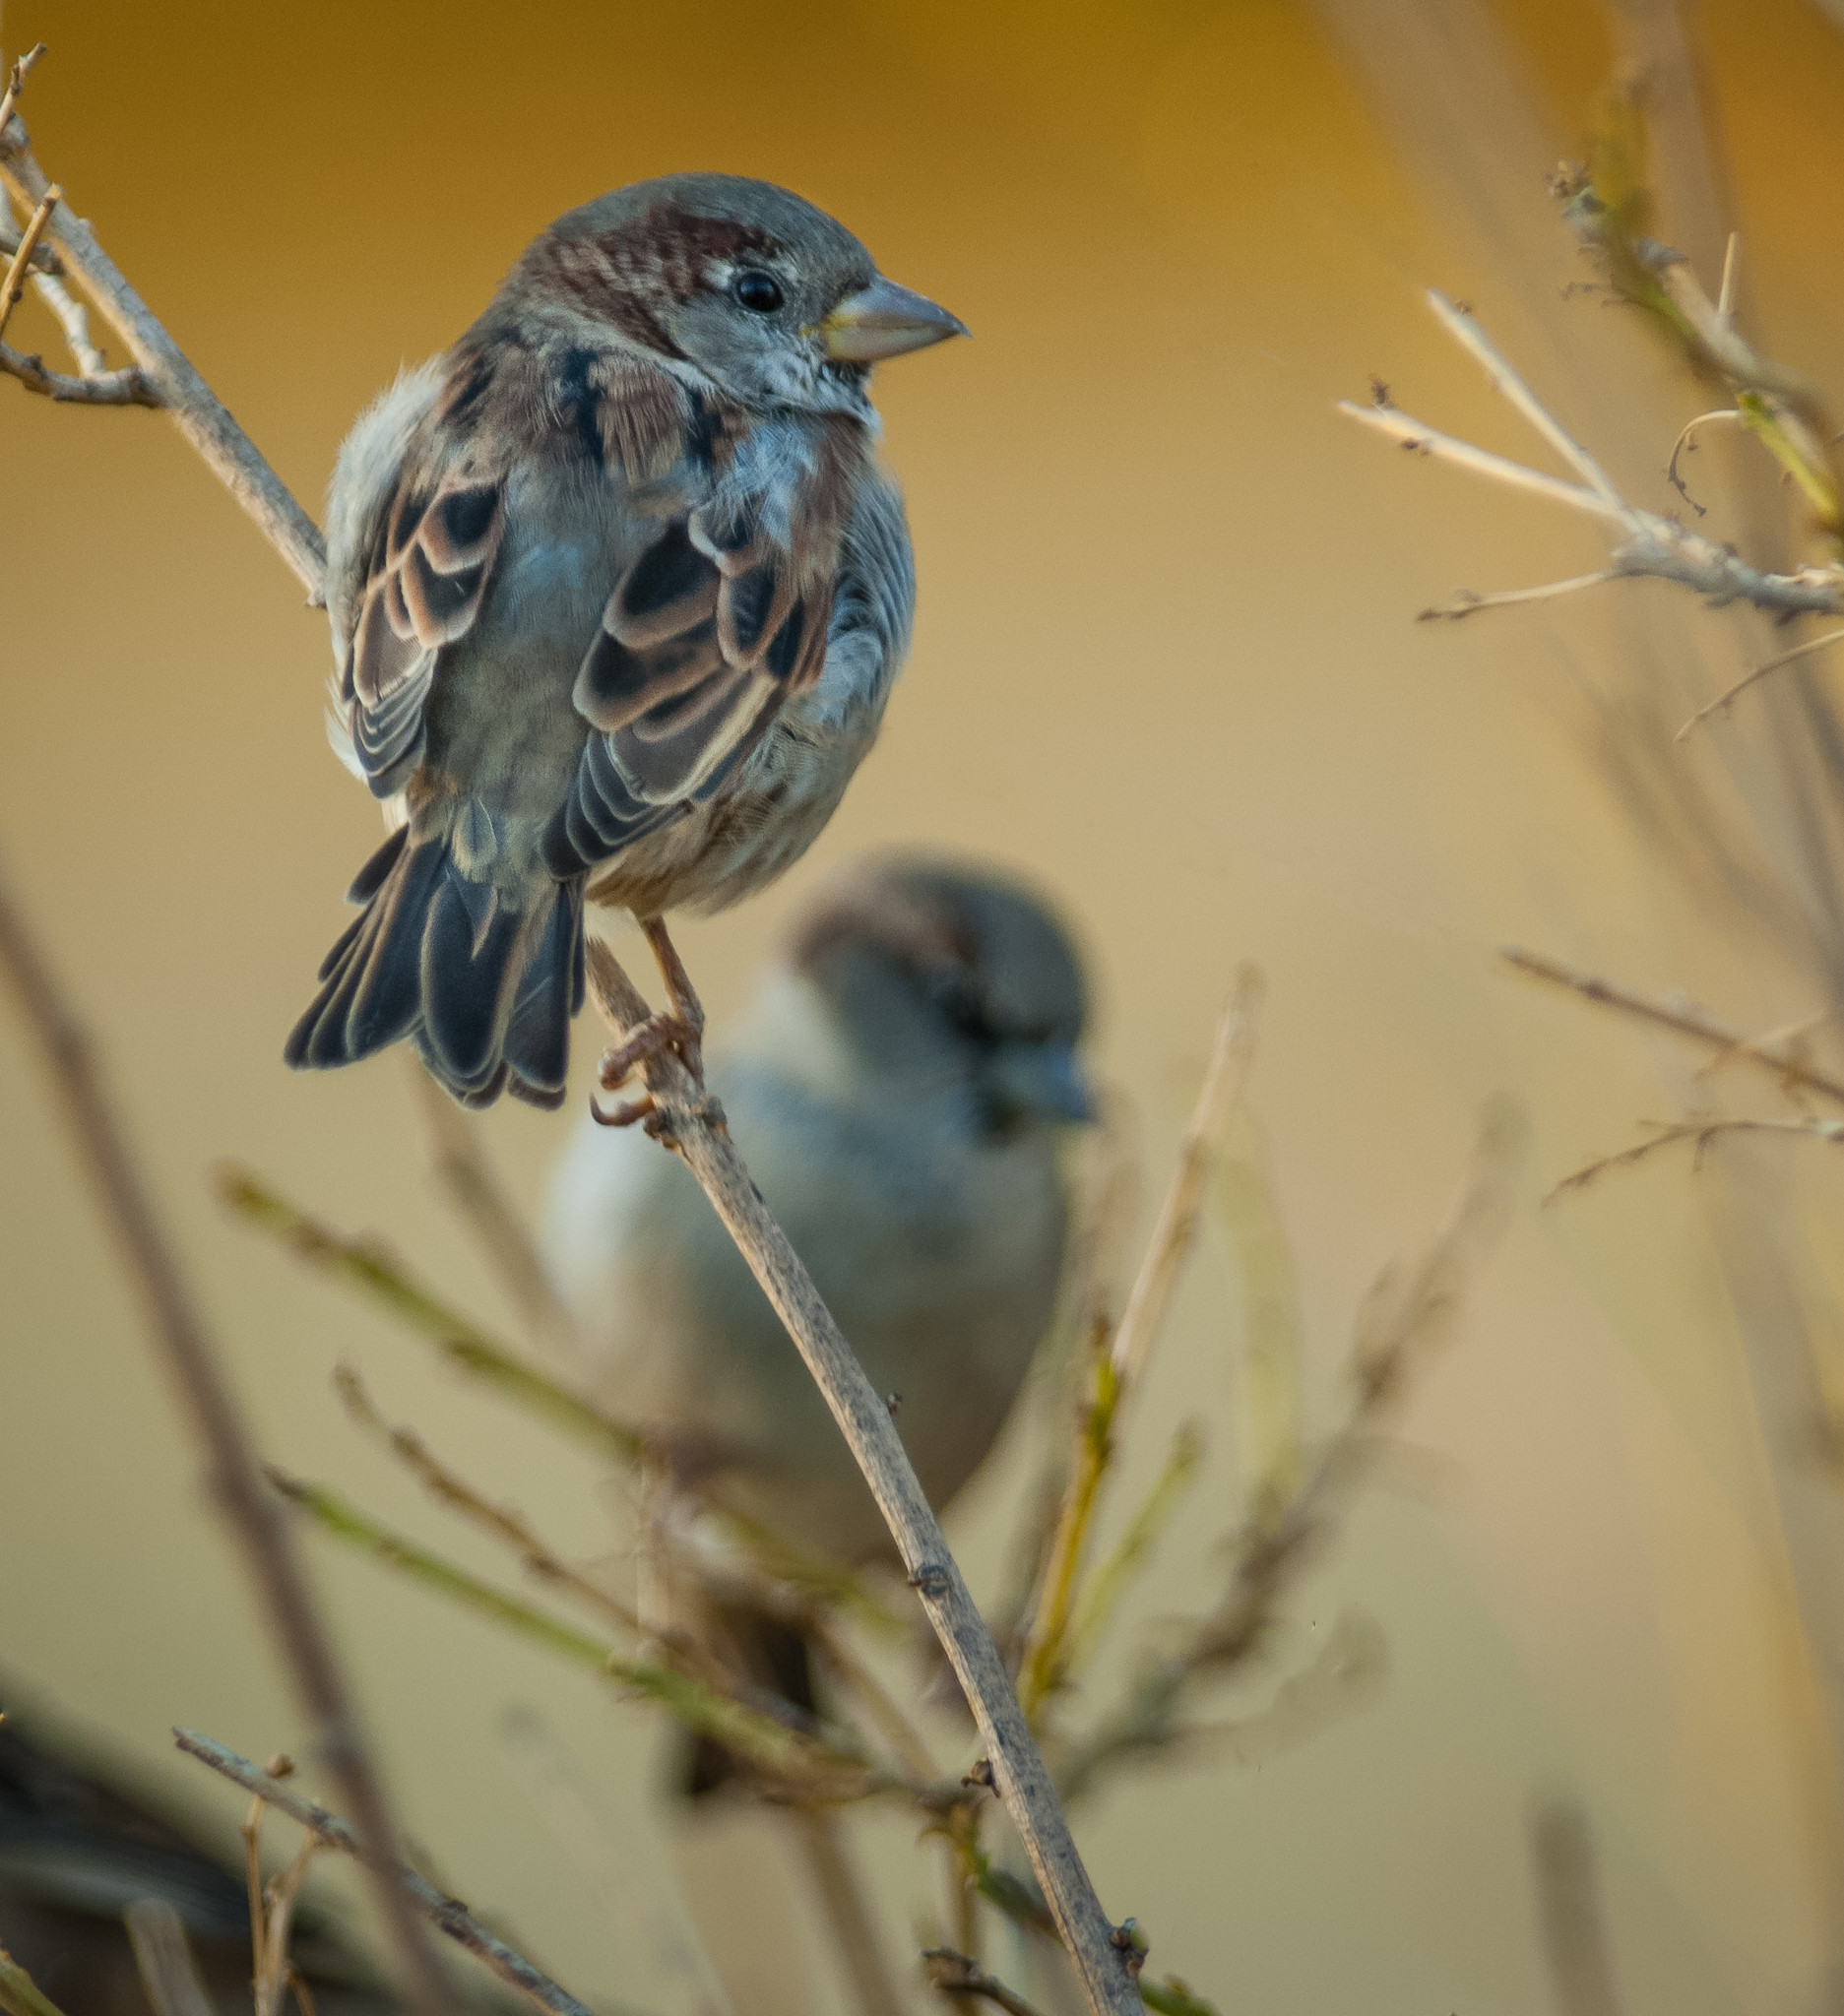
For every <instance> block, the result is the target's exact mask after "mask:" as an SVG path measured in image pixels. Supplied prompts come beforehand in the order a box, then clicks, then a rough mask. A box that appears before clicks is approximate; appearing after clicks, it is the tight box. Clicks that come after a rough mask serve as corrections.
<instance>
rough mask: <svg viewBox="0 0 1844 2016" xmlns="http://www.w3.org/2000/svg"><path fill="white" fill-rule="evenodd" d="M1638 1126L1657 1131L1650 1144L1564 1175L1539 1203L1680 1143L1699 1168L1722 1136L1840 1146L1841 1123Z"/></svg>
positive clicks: (1843, 1137) (1668, 1123) (1745, 1121)
mask: <svg viewBox="0 0 1844 2016" xmlns="http://www.w3.org/2000/svg"><path fill="white" fill-rule="evenodd" d="M1640 1124H1641V1125H1642V1126H1646V1127H1655V1128H1656V1129H1657V1130H1658V1131H1657V1132H1656V1133H1655V1134H1654V1135H1653V1136H1652V1138H1651V1140H1650V1141H1641V1142H1640V1143H1638V1145H1637V1146H1636V1147H1633V1148H1622V1149H1620V1150H1618V1151H1616V1153H1614V1154H1613V1155H1602V1156H1597V1157H1596V1158H1595V1159H1594V1161H1593V1162H1591V1163H1586V1164H1584V1165H1583V1166H1581V1167H1580V1168H1578V1169H1576V1170H1575V1171H1574V1172H1573V1173H1572V1174H1570V1175H1566V1176H1564V1177H1563V1178H1562V1180H1561V1181H1560V1182H1559V1183H1558V1184H1557V1186H1556V1188H1555V1189H1553V1190H1552V1191H1551V1192H1550V1194H1549V1195H1548V1196H1547V1197H1546V1198H1545V1199H1544V1200H1543V1201H1544V1202H1545V1203H1546V1204H1554V1203H1555V1202H1556V1200H1557V1199H1558V1197H1560V1196H1561V1195H1562V1194H1563V1193H1564V1192H1565V1191H1568V1190H1583V1189H1586V1188H1587V1186H1588V1185H1589V1184H1590V1183H1592V1182H1593V1181H1594V1179H1595V1177H1596V1176H1601V1175H1605V1174H1606V1173H1607V1171H1608V1170H1609V1169H1620V1168H1630V1167H1631V1166H1632V1165H1633V1164H1634V1163H1639V1162H1643V1161H1645V1159H1646V1158H1647V1157H1648V1156H1650V1155H1653V1154H1656V1152H1657V1151H1658V1150H1659V1149H1661V1148H1671V1147H1674V1146H1676V1145H1677V1144H1678V1143H1679V1142H1681V1141H1691V1142H1694V1143H1695V1144H1696V1152H1695V1155H1694V1156H1693V1158H1692V1161H1691V1166H1692V1168H1701V1167H1702V1166H1703V1157H1704V1155H1705V1153H1706V1152H1707V1151H1708V1148H1709V1145H1710V1143H1711V1142H1712V1141H1714V1140H1716V1139H1717V1138H1718V1137H1719V1136H1721V1135H1724V1134H1805V1135H1808V1136H1810V1137H1811V1138H1812V1139H1813V1140H1815V1141H1825V1142H1829V1143H1830V1144H1831V1145H1832V1146H1833V1147H1836V1146H1838V1145H1839V1144H1840V1143H1844V1120H1820V1119H1814V1118H1803V1119H1796V1120H1774V1119H1761V1118H1749V1119H1739V1120H1644V1121H1641V1122H1640Z"/></svg>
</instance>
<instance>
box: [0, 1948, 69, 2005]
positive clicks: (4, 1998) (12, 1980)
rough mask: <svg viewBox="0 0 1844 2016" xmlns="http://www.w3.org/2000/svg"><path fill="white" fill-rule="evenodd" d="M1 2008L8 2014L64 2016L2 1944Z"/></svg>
mask: <svg viewBox="0 0 1844 2016" xmlns="http://www.w3.org/2000/svg"><path fill="white" fill-rule="evenodd" d="M0 2009H4V2010H5V2011H6V2016H64V2012H63V2010H62V2009H60V2008H59V2007H58V2005H57V2004H56V2003H55V2002H54V2001H52V2000H51V1998H50V1996H48V1995H46V1994H44V1993H43V1992H42V1991H41V1990H40V1988H39V1986H38V1984H37V1983H36V1982H35V1981H33V1980H32V1976H31V1975H30V1974H28V1973H27V1972H26V1970H25V1969H24V1968H23V1967H22V1966H21V1965H20V1964H19V1962H18V1961H17V1960H15V1959H14V1958H13V1956H12V1954H11V1953H9V1952H8V1951H7V1949H6V1948H5V1947H4V1946H0Z"/></svg>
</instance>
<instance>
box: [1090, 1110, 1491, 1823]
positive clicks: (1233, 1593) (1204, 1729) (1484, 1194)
mask: <svg viewBox="0 0 1844 2016" xmlns="http://www.w3.org/2000/svg"><path fill="white" fill-rule="evenodd" d="M1525 1131H1526V1130H1525V1124H1524V1121H1523V1118H1522V1116H1521V1114H1519V1113H1517V1112H1515V1111H1514V1110H1513V1109H1512V1108H1510V1107H1509V1106H1503V1105H1500V1106H1494V1108H1492V1109H1490V1110H1489V1111H1488V1113H1487V1115H1486V1120H1485V1123H1484V1126H1483V1128H1482V1131H1481V1138H1480V1143H1479V1148H1478V1151H1477V1153H1476V1155H1475V1157H1474V1165H1473V1168H1472V1171H1471V1173H1470V1174H1469V1176H1468V1178H1467V1181H1466V1183H1465V1184H1464V1185H1463V1187H1462V1189H1461V1191H1460V1194H1459V1196H1458V1197H1457V1198H1456V1200H1455V1202H1454V1204H1453V1207H1452V1209H1451V1210H1450V1211H1449V1213H1448V1215H1447V1218H1446V1221H1445V1223H1444V1224H1443V1225H1442V1226H1441V1228H1440V1229H1439V1230H1438V1231H1437V1232H1436V1234H1435V1236H1434V1238H1433V1240H1432V1241H1431V1244H1430V1245H1429V1247H1428V1249H1427V1250H1426V1252H1425V1253H1424V1254H1423V1255H1422V1256H1421V1257H1420V1258H1419V1259H1418V1260H1417V1261H1415V1262H1414V1263H1413V1264H1412V1265H1409V1266H1407V1267H1405V1266H1403V1265H1401V1264H1400V1263H1396V1264H1392V1265H1391V1266H1389V1267H1387V1268H1385V1269H1384V1271H1383V1273H1382V1274H1381V1275H1380V1276H1379V1277H1378V1278H1377V1281H1376V1282H1375V1284H1374V1285H1373V1286H1372V1288H1371V1290H1370V1292H1369V1293H1368V1295H1367V1297H1366V1299H1365V1303H1364V1306H1363V1308H1362V1309H1361V1310H1360V1312H1359V1316H1358V1321H1357V1325H1356V1336H1355V1339H1354V1342H1353V1347H1352V1361H1351V1376H1352V1382H1353V1387H1354V1393H1353V1399H1352V1404H1351V1411H1350V1414H1349V1415H1348V1417H1347V1418H1346V1419H1345V1421H1344V1422H1343V1423H1342V1424H1341V1426H1340V1427H1339V1428H1338V1430H1337V1431H1336V1432H1335V1433H1334V1434H1333V1436H1332V1438H1331V1439H1330V1441H1329V1442H1327V1443H1326V1445H1325V1446H1324V1448H1323V1449H1322V1450H1321V1451H1320V1452H1319V1454H1318V1457H1317V1459H1316V1460H1315V1461H1314V1462H1313V1463H1312V1464H1311V1465H1310V1466H1309V1467H1308V1469H1307V1470H1306V1471H1305V1473H1304V1477H1303V1479H1302V1481H1301V1483H1300V1485H1299V1488H1298V1489H1297V1490H1296V1491H1295V1493H1294V1495H1293V1496H1292V1498H1291V1499H1290V1500H1288V1501H1287V1502H1286V1503H1284V1504H1282V1505H1279V1506H1277V1507H1276V1508H1274V1510H1273V1511H1272V1513H1271V1514H1269V1515H1266V1516H1263V1515H1262V1514H1261V1513H1260V1512H1259V1511H1258V1513H1257V1516H1256V1518H1255V1519H1253V1520H1252V1521H1251V1522H1250V1524H1249V1526H1248V1528H1247V1529H1246V1531H1245V1532H1244V1533H1243V1534H1242V1535H1241V1536H1240V1540H1239V1542H1238V1544H1237V1548H1236V1553H1235V1557H1234V1560H1233V1563H1232V1566H1231V1571H1230V1579H1229V1586H1228V1588H1227V1589H1226V1591H1225V1593H1224V1595H1223V1597H1222V1599H1221V1601H1220V1602H1219V1603H1218V1604H1217V1606H1216V1607H1215V1608H1214V1609H1213V1610H1211V1611H1210V1612H1209V1613H1208V1614H1207V1615H1206V1616H1204V1617H1202V1618H1200V1619H1198V1620H1197V1621H1196V1622H1195V1623H1194V1624H1193V1625H1192V1627H1191V1628H1190V1630H1189V1632H1188V1633H1187V1635H1186V1637H1185V1639H1184V1642H1183V1643H1182V1644H1181V1645H1180V1646H1179V1647H1178V1648H1177V1649H1176V1651H1174V1652H1171V1653H1167V1654H1166V1655H1164V1656H1163V1657H1159V1658H1155V1659H1152V1660H1150V1661H1148V1662H1147V1663H1146V1664H1145V1665H1144V1666H1143V1667H1142V1669H1141V1670H1140V1671H1139V1673H1138V1674H1137V1675H1136V1676H1135V1678H1134V1679H1133V1681H1132V1682H1131V1684H1130V1685H1129V1687H1128V1690H1127V1694H1126V1698H1125V1699H1124V1700H1123V1701H1122V1702H1121V1703H1120V1705H1119V1706H1118V1707H1117V1708H1116V1709H1115V1710H1114V1711H1113V1713H1112V1714H1111V1715H1109V1716H1107V1717H1106V1718H1104V1720H1103V1721H1102V1722H1101V1723H1100V1725H1099V1726H1098V1727H1097V1728H1096V1729H1095V1730H1094V1731H1093V1732H1092V1733H1090V1734H1089V1735H1088V1736H1086V1737H1085V1738H1083V1739H1082V1740H1081V1741H1079V1742H1077V1743H1075V1744H1074V1745H1072V1746H1071V1748H1070V1750H1069V1752H1068V1754H1067V1755H1066V1756H1065V1757H1064V1758H1063V1759H1062V1760H1061V1766H1060V1769H1059V1770H1058V1773H1057V1782H1058V1784H1059V1786H1060V1787H1061V1788H1062V1792H1063V1796H1064V1797H1065V1798H1066V1799H1068V1800H1070V1801H1072V1802H1073V1801H1074V1800H1075V1799H1076V1798H1078V1797H1080V1796H1083V1795H1085V1794H1086V1793H1088V1792H1090V1791H1091V1790H1092V1789H1093V1787H1094V1785H1095V1783H1096V1781H1097V1780H1098V1778H1099V1777H1100V1776H1101V1775H1102V1773H1103V1772H1104V1771H1105V1770H1107V1769H1109V1768H1111V1767H1112V1766H1113V1765H1115V1764H1117V1763H1119V1762H1121V1761H1122V1760H1124V1759H1125V1758H1128V1757H1131V1756H1144V1755H1149V1754H1152V1753H1155V1752H1160V1751H1164V1750H1168V1749H1170V1748H1173V1747H1176V1746H1178V1745H1182V1744H1185V1743H1189V1742H1192V1741H1197V1740H1208V1739H1216V1740H1224V1739H1231V1740H1234V1739H1235V1738H1236V1736H1237V1734H1238V1733H1239V1730H1238V1726H1237V1725H1234V1724H1223V1725H1216V1726H1210V1725H1193V1724H1187V1723H1185V1722H1184V1721H1183V1720H1182V1719H1181V1716H1180V1710H1181V1708H1182V1705H1183V1702H1184V1700H1185V1698H1186V1696H1187V1694H1188V1693H1189V1691H1190V1689H1191V1687H1192V1685H1193V1684H1194V1683H1195V1682H1196V1681H1198V1680H1199V1679H1202V1678H1205V1677H1221V1676H1222V1675H1223V1674H1225V1673H1227V1672H1229V1671H1231V1670H1234V1669H1236V1668H1237V1667H1239V1666H1240V1665H1242V1664H1244V1663H1245V1662H1246V1661H1247V1660H1248V1659H1249V1658H1250V1656H1251V1655H1252V1654H1254V1653H1255V1652H1256V1651H1258V1650H1259V1649H1260V1648H1261V1646H1262V1645H1263V1644H1264V1643H1265V1642H1266V1640H1267V1638H1268V1635H1269V1633H1270V1631H1271V1630H1272V1628H1273V1625H1274V1623H1275V1621H1276V1618H1277V1615H1278V1612H1279V1609H1280V1606H1281V1602H1282V1600H1283V1598H1284V1596H1285V1595H1286V1593H1287V1592H1288V1591H1289V1590H1290V1589H1291V1588H1292V1587H1293V1585H1294V1583H1295V1582H1296V1581H1298V1579H1299V1577H1300V1575H1301V1573H1302V1572H1303V1571H1304V1569H1305V1568H1306V1567H1307V1566H1308V1565H1310V1563H1311V1562H1312V1561H1313V1560H1314V1559H1316V1558H1317V1556H1318V1555H1319V1553H1320V1552H1321V1551H1322V1550H1323V1548H1324V1546H1325V1544H1326V1543H1327V1542H1328V1540H1329V1539H1330V1537H1331V1535H1332V1533H1333V1532H1334V1531H1335V1530H1336V1528H1337V1525H1338V1523H1339V1521H1340V1519H1341V1518H1342V1516H1343V1513H1344V1510H1345V1508H1346V1505H1347V1504H1348V1502H1349V1500H1350V1496H1351V1493H1352V1490H1353V1488H1354V1487H1355V1485H1356V1483H1357V1482H1358V1481H1359V1480H1360V1478H1361V1477H1362V1476H1363V1475H1364V1473H1365V1470H1366V1468H1367V1464H1368V1462H1369V1460H1370V1457H1371V1453H1372V1449H1373V1447H1374V1445H1375V1442H1376V1439H1377V1436H1378V1433H1379V1431H1380V1429H1381V1428H1382V1427H1383V1426H1384V1425H1385V1423H1386V1422H1387V1421H1388V1419H1389V1418H1390V1417H1391V1416H1392V1415H1394V1414H1395V1413H1396V1412H1398V1411H1399V1410H1400V1408H1401V1406H1402V1403H1403V1401H1404V1400H1405V1398H1406V1396H1407V1393H1408V1390H1409V1386H1410V1383H1411V1380H1412V1377H1413V1375H1414V1373H1415V1372H1416V1370H1417V1369H1418V1368H1419V1366H1420V1365H1421V1363H1422V1362H1423V1361H1424V1360H1425V1359H1426V1358H1427V1357H1428V1356H1430V1355H1431V1354H1432V1353H1433V1352H1434V1351H1435V1350H1437V1349H1438V1348H1439V1347H1440V1346H1441V1345H1442V1344H1443V1343H1444V1342H1445V1341H1446V1338H1447V1336H1448V1334H1449V1332H1450V1331H1451V1328H1452V1325H1453V1321H1454V1318H1455V1317H1456V1315H1457V1313H1458V1309H1459V1303H1460V1297H1461V1294H1462V1292H1463V1290H1464V1288H1465V1285H1466V1282H1467V1279H1468V1278H1469V1276H1470V1275H1471V1273H1472V1272H1473V1271H1474V1269H1475V1268H1476V1267H1477V1266H1478V1264H1479V1262H1480V1260H1481V1259H1482V1258H1483V1256H1484V1253H1485V1252H1486V1250H1487V1248H1488V1247H1489V1246H1490V1244H1491V1243H1492V1241H1493V1239H1494V1237H1495V1235H1496V1233H1497V1229H1498V1227H1499V1225H1500V1223H1501V1222H1502V1219H1503V1216H1504V1212H1505V1209H1506V1206H1507V1202H1508V1198H1509V1190H1510V1178H1511V1173H1512V1170H1513V1169H1514V1167H1515V1166H1516V1165H1517V1162H1518V1161H1519V1159H1520V1157H1521V1155H1522V1152H1523V1144H1524V1134H1525ZM1378 1656H1379V1655H1378V1651H1377V1647H1376V1643H1375V1639H1374V1636H1373V1634H1368V1633H1366V1632H1365V1631H1364V1630H1362V1629H1361V1628H1360V1627H1358V1626H1357V1625H1355V1624H1350V1625H1347V1626H1346V1627H1345V1629H1344V1631H1343V1633H1342V1634H1341V1633H1334V1634H1333V1637H1332V1640H1331V1641H1330V1642H1329V1643H1328V1645H1327V1648H1326V1652H1325V1654H1323V1655H1322V1656H1321V1658H1320V1660H1319V1661H1318V1662H1316V1663H1315V1667H1314V1668H1309V1669H1308V1670H1307V1671H1306V1672H1305V1673H1304V1674H1297V1675H1295V1678H1294V1681H1292V1682H1289V1683H1288V1684H1289V1685H1292V1686H1294V1687H1295V1692H1294V1694H1293V1695H1292V1697H1291V1701H1290V1699H1289V1698H1288V1696H1287V1689H1286V1687H1284V1688H1283V1690H1282V1696H1281V1698H1280V1699H1278V1700H1277V1703H1276V1707H1277V1708H1279V1709H1280V1710H1282V1712H1283V1714H1284V1715H1285V1714H1286V1713H1287V1712H1288V1711H1289V1710H1290V1709H1294V1710H1297V1709H1298V1707H1299V1706H1301V1705H1303V1704H1304V1705H1307V1706H1310V1707H1312V1708H1314V1709H1315V1710H1316V1708H1317V1707H1318V1706H1319V1705H1321V1704H1322V1702H1323V1701H1324V1700H1325V1699H1326V1698H1327V1697H1328V1690H1329V1694H1330V1695H1331V1696H1334V1697H1335V1696H1337V1695H1338V1694H1340V1693H1342V1692H1348V1690H1349V1688H1350V1686H1351V1684H1352V1683H1353V1682H1354V1681H1361V1680H1363V1679H1365V1678H1367V1677H1368V1676H1369V1675H1370V1674H1371V1673H1373V1672H1374V1671H1375V1670H1376V1665H1377V1660H1378ZM1302 1681H1304V1688H1303V1687H1301V1686H1300V1685H1298V1684H1297V1683H1299V1682H1302ZM1243 1733H1245V1730H1244V1731H1243Z"/></svg>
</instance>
